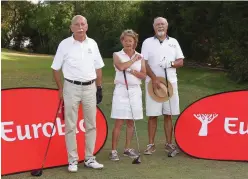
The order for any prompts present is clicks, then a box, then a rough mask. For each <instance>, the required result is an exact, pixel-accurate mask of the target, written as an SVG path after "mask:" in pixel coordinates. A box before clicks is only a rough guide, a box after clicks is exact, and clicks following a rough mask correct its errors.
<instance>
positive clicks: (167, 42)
mask: <svg viewBox="0 0 248 179" xmlns="http://www.w3.org/2000/svg"><path fill="white" fill-rule="evenodd" d="M153 28H154V31H155V36H153V37H150V38H147V39H146V40H145V41H144V42H143V44H142V50H141V53H142V55H143V56H144V59H145V60H146V71H147V75H148V76H147V78H146V115H147V116H149V121H148V135H149V144H148V145H147V148H146V150H145V151H144V154H146V155H151V154H152V153H153V152H155V150H156V148H155V144H154V139H155V133H156V129H157V117H158V116H161V115H163V116H164V131H165V137H166V144H165V151H166V152H174V153H178V150H177V148H176V146H175V145H174V144H173V143H172V134H173V124H172V116H171V115H179V113H180V109H179V96H178V85H177V73H176V69H177V68H179V67H182V66H183V59H184V55H183V53H182V50H181V47H180V45H179V43H178V41H177V40H176V39H175V38H172V37H169V36H168V35H167V29H168V22H167V20H166V19H165V18H163V17H157V18H155V19H154V23H153ZM165 70H166V71H165ZM165 72H166V73H167V75H165V74H166V73H165ZM166 76H167V77H168V78H167V79H168V81H169V82H170V83H171V84H172V87H173V95H172V97H171V98H170V100H169V101H166V102H157V101H155V100H153V99H152V98H151V96H150V95H149V93H148V82H149V81H150V80H152V86H153V89H155V88H159V84H160V82H161V81H160V80H159V78H158V77H164V78H165V77H166Z"/></svg>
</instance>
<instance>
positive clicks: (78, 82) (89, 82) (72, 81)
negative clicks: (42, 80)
mask: <svg viewBox="0 0 248 179" xmlns="http://www.w3.org/2000/svg"><path fill="white" fill-rule="evenodd" d="M65 80H66V81H69V82H70V83H73V84H76V85H90V84H92V83H94V81H95V80H91V81H87V82H81V81H74V80H69V79H66V78H65Z"/></svg>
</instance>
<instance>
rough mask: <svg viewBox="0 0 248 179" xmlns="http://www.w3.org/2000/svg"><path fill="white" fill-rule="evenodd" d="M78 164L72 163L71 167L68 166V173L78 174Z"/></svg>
mask: <svg viewBox="0 0 248 179" xmlns="http://www.w3.org/2000/svg"><path fill="white" fill-rule="evenodd" d="M77 164H78V163H77V161H74V162H70V163H69V166H68V171H69V172H77V170H78V166H77Z"/></svg>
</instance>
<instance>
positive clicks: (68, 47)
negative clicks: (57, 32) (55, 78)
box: [51, 36, 104, 82]
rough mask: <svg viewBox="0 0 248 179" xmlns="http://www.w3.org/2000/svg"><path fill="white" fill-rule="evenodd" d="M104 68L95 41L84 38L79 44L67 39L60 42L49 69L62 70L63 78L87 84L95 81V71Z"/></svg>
mask: <svg viewBox="0 0 248 179" xmlns="http://www.w3.org/2000/svg"><path fill="white" fill-rule="evenodd" d="M103 66H104V62H103V59H102V57H101V54H100V52H99V49H98V45H97V43H96V42H95V40H93V39H91V38H89V37H86V39H85V40H84V41H83V42H82V43H81V42H79V41H77V40H75V39H74V37H73V36H71V37H68V38H66V39H64V40H63V41H61V42H60V44H59V46H58V49H57V52H56V54H55V57H54V60H53V63H52V66H51V68H52V69H54V70H60V69H61V68H62V71H63V74H64V78H67V79H70V80H75V81H81V82H87V81H90V80H93V79H96V71H95V70H96V69H99V68H102V67H103Z"/></svg>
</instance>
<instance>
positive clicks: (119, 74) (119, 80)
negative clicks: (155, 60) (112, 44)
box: [114, 50, 141, 85]
mask: <svg viewBox="0 0 248 179" xmlns="http://www.w3.org/2000/svg"><path fill="white" fill-rule="evenodd" d="M115 54H116V55H117V56H118V57H119V59H120V61H121V62H122V63H124V62H128V61H129V60H131V59H133V58H134V57H135V55H136V54H139V53H138V52H136V51H135V53H134V55H133V56H132V57H131V58H130V57H129V56H128V55H127V54H126V53H125V52H124V51H123V50H121V51H119V52H115ZM114 67H115V65H114ZM129 68H131V69H133V70H136V71H140V70H141V60H138V61H136V62H134V63H133V64H132V65H131V66H130V67H129ZM115 71H116V74H115V81H114V83H115V84H123V85H125V80H124V74H123V71H120V70H118V69H117V68H116V67H115ZM126 77H127V82H128V84H129V85H138V84H141V80H140V79H139V78H137V77H136V76H134V75H132V74H130V73H128V72H127V73H126Z"/></svg>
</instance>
